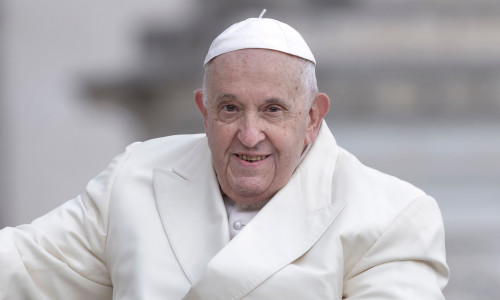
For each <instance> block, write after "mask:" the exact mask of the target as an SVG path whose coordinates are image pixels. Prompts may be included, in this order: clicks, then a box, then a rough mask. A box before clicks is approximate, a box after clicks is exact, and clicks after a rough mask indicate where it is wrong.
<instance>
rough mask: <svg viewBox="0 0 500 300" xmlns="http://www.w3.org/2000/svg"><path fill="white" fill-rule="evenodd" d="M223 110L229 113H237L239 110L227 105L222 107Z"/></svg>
mask: <svg viewBox="0 0 500 300" xmlns="http://www.w3.org/2000/svg"><path fill="white" fill-rule="evenodd" d="M222 110H224V111H227V112H235V111H237V110H238V108H237V107H236V106H234V105H232V104H227V105H224V106H222Z"/></svg>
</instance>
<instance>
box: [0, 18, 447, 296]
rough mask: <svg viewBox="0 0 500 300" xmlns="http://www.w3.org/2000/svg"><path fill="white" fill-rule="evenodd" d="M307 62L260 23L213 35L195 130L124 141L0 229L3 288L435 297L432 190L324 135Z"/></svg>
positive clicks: (440, 283) (289, 37)
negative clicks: (78, 179) (97, 166)
mask: <svg viewBox="0 0 500 300" xmlns="http://www.w3.org/2000/svg"><path fill="white" fill-rule="evenodd" d="M314 67H315V60H314V56H313V55H312V53H311V52H310V50H309V48H308V46H307V44H306V43H305V41H304V40H303V39H302V37H301V36H300V35H299V34H298V33H297V32H296V31H295V30H294V29H292V28H291V27H289V26H288V25H286V24H284V23H281V22H278V21H276V20H272V19H266V18H251V19H248V20H245V21H243V22H240V23H237V24H235V25H233V26H231V27H230V28H228V29H227V30H226V31H224V32H223V33H222V34H221V35H220V36H219V37H217V38H216V39H215V40H214V42H213V43H212V45H211V47H210V50H209V52H208V55H207V58H206V60H205V77H204V86H203V89H202V90H198V91H196V92H195V102H196V106H197V107H198V109H199V110H200V112H201V114H202V116H203V120H204V125H205V132H206V134H197V135H185V136H172V137H165V138H160V139H155V140H151V141H147V142H143V143H134V144H132V145H130V146H129V147H128V148H127V150H126V151H125V153H124V154H122V155H120V156H118V157H116V158H115V159H114V160H113V161H112V162H111V164H110V165H109V166H108V167H107V168H106V169H105V170H104V171H102V172H101V173H100V174H99V175H98V176H97V177H96V178H94V179H93V180H91V181H90V182H89V184H88V185H87V188H86V190H85V192H84V193H83V194H81V195H80V196H78V197H76V198H75V199H73V200H70V201H69V202H67V203H65V204H64V205H62V206H61V207H59V208H57V209H55V210H54V211H52V212H50V213H49V214H47V215H45V216H43V217H41V218H39V219H37V220H35V221H34V222H33V223H32V224H30V225H24V226H19V227H17V228H6V229H3V230H2V232H1V234H0V298H1V299H9V300H10V299H72V300H78V299H82V300H83V299H85V300H87V299H94V300H96V299H148V300H150V299H191V300H194V299H370V300H372V299H426V300H429V299H443V296H442V293H441V289H442V288H443V287H444V286H445V285H446V282H447V278H448V268H447V266H446V259H445V249H444V232H443V226H442V221H441V216H440V212H439V209H438V207H437V205H436V203H435V201H434V200H433V199H432V198H431V197H429V196H427V195H426V194H425V193H424V192H422V191H421V190H419V189H417V188H415V187H413V186H412V185H410V184H408V183H405V182H403V181H400V180H398V179H396V178H394V177H391V176H388V175H385V174H382V173H380V172H377V171H375V170H373V169H370V168H368V167H366V166H364V165H362V164H361V163H360V162H359V161H358V160H356V158H354V157H353V156H352V155H351V154H349V153H348V152H347V151H345V150H343V149H342V148H340V147H338V146H337V145H336V143H335V140H334V138H333V136H332V134H331V132H330V130H329V129H328V127H327V125H326V123H325V122H324V121H323V117H324V116H325V115H326V114H327V112H328V110H329V99H328V97H327V96H326V95H325V94H322V93H318V91H317V87H316V78H315V73H314Z"/></svg>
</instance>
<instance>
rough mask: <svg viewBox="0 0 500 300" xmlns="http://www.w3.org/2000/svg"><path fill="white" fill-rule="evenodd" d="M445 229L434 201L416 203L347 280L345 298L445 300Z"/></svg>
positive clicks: (368, 252) (367, 253)
mask: <svg viewBox="0 0 500 300" xmlns="http://www.w3.org/2000/svg"><path fill="white" fill-rule="evenodd" d="M448 276H449V270H448V267H447V265H446V254H445V244H444V229H443V223H442V218H441V213H440V211H439V208H438V206H437V203H436V202H435V200H434V199H433V198H431V197H429V196H422V197H419V198H417V199H415V200H414V201H412V202H411V203H410V204H409V205H408V206H407V207H406V208H405V209H404V210H403V211H402V212H401V213H400V214H399V215H398V216H397V218H395V220H394V221H393V222H392V223H391V224H390V225H389V226H388V228H386V230H385V231H384V232H383V233H382V235H381V236H380V237H379V238H378V239H377V241H376V242H375V243H374V244H373V245H372V246H371V247H370V249H369V250H368V251H367V252H366V254H365V255H364V256H363V258H362V259H361V260H360V261H359V262H358V263H357V264H356V265H355V266H354V268H353V269H352V270H351V271H350V272H349V274H348V275H347V277H346V278H345V282H344V291H343V299H350V300H364V299H367V300H368V299H370V300H378V299H380V300H382V299H383V300H391V299H408V300H412V299H415V300H417V299H419V300H420V299H426V300H434V299H435V300H437V299H444V296H443V294H442V289H443V288H444V287H445V286H446V284H447V282H448Z"/></svg>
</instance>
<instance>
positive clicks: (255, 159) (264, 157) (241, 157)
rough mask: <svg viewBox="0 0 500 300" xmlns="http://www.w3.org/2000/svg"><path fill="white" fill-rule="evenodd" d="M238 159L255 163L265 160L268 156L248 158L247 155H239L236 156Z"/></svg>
mask: <svg viewBox="0 0 500 300" xmlns="http://www.w3.org/2000/svg"><path fill="white" fill-rule="evenodd" d="M236 156H238V157H239V158H240V159H242V160H244V161H248V162H257V161H261V160H263V159H266V158H267V157H268V156H269V155H260V156H249V155H239V154H236Z"/></svg>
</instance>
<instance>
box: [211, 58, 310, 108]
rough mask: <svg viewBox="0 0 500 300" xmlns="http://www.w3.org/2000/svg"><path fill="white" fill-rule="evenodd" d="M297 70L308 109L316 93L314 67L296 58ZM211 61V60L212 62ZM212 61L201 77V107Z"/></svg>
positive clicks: (304, 60)
mask: <svg viewBox="0 0 500 300" xmlns="http://www.w3.org/2000/svg"><path fill="white" fill-rule="evenodd" d="M297 60H298V63H299V68H300V71H301V74H300V75H301V76H300V82H301V83H302V86H303V87H304V90H305V91H306V101H305V108H306V109H309V108H310V107H311V104H312V100H313V99H314V97H315V96H316V94H317V93H318V82H317V80H316V66H315V65H314V63H312V62H311V61H309V60H306V59H303V58H300V57H297ZM212 61H213V60H212ZM212 61H209V62H208V63H207V64H206V65H205V66H204V69H205V74H204V76H203V105H204V106H205V107H206V106H207V89H206V88H207V84H206V81H207V69H208V67H209V66H210V65H211V64H212Z"/></svg>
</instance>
